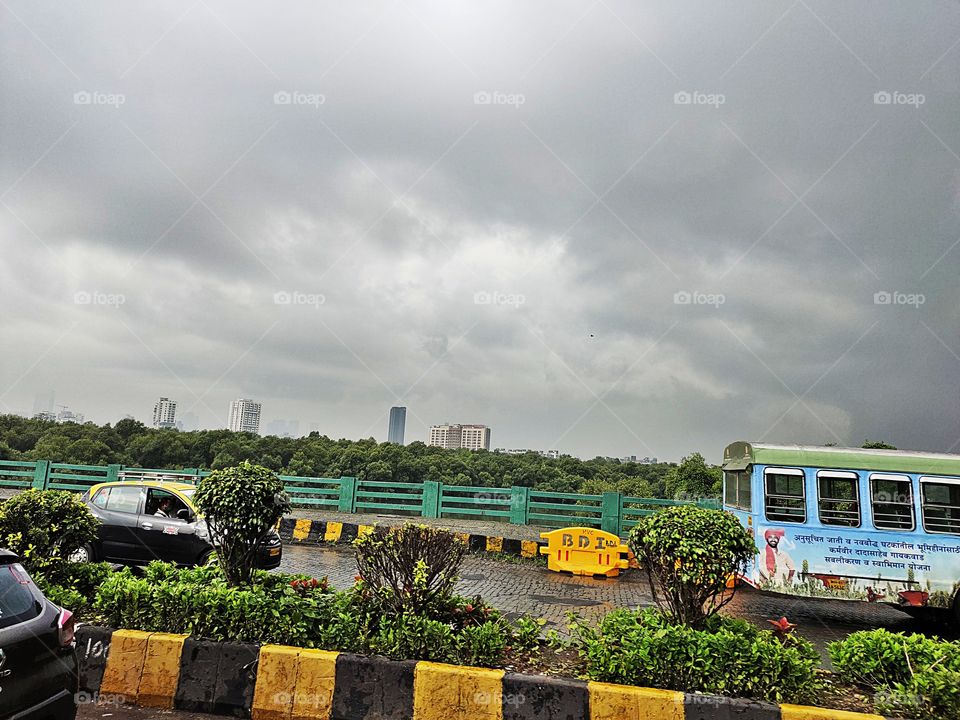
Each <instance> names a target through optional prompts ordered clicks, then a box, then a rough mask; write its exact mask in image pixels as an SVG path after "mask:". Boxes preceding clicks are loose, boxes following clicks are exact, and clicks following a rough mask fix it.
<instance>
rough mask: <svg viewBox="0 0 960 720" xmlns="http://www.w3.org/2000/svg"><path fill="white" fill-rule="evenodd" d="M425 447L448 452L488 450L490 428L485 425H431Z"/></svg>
mask: <svg viewBox="0 0 960 720" xmlns="http://www.w3.org/2000/svg"><path fill="white" fill-rule="evenodd" d="M427 445H431V446H433V447H442V448H447V449H448V450H455V449H458V448H466V449H467V450H489V449H490V428H488V427H487V426H486V425H431V426H430V437H429V439H428V440H427Z"/></svg>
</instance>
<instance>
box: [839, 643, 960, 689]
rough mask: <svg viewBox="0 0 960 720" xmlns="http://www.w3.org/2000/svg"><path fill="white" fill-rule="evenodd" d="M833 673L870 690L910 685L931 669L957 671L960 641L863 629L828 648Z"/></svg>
mask: <svg viewBox="0 0 960 720" xmlns="http://www.w3.org/2000/svg"><path fill="white" fill-rule="evenodd" d="M827 649H828V651H829V653H830V661H831V663H833V668H834V672H836V674H837V675H838V676H839V677H840V678H841V679H842V680H844V681H845V682H850V683H856V684H859V685H866V686H868V687H871V688H879V687H892V686H894V685H897V684H902V683H909V682H910V681H911V680H912V678H913V676H914V673H915V672H916V671H918V670H922V669H924V668H930V667H934V666H937V667H940V668H942V669H945V670H949V671H953V672H960V642H956V641H955V642H947V641H944V640H939V639H937V638H931V637H927V636H925V635H918V634H912V635H905V634H904V633H894V632H890V631H889V630H883V629H879V630H863V631H861V632H855V633H853V634H851V635H848V636H847V637H846V638H844V639H843V640H838V641H837V642H832V643H830V644H829V645H828V646H827Z"/></svg>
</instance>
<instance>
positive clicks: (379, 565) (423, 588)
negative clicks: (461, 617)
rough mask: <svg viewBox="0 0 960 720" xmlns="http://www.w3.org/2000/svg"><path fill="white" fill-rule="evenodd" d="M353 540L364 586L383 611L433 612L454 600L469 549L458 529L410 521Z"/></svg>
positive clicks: (425, 613)
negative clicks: (456, 533)
mask: <svg viewBox="0 0 960 720" xmlns="http://www.w3.org/2000/svg"><path fill="white" fill-rule="evenodd" d="M354 545H355V547H356V559H357V569H358V571H359V573H360V574H359V578H360V581H359V582H360V584H361V589H362V590H366V591H368V598H369V599H371V600H375V601H377V602H378V603H379V604H380V605H381V607H382V609H383V612H387V613H401V614H412V615H426V616H430V615H431V613H432V614H434V615H436V614H441V613H439V609H440V608H439V607H438V606H440V607H442V606H444V605H447V606H448V605H449V602H448V601H449V599H450V598H451V597H452V596H453V588H454V586H455V585H456V583H457V574H458V572H459V570H460V564H461V563H462V562H463V556H464V553H465V552H466V546H465V545H464V544H463V543H462V542H461V541H460V540H459V539H457V537H456V536H455V535H454V534H453V533H451V532H449V531H447V530H442V529H440V528H434V527H428V526H426V525H412V524H408V525H403V526H402V527H398V528H377V529H376V530H374V531H373V532H372V533H370V534H368V535H365V536H364V537H362V538H359V539H358V540H356V541H355V543H354Z"/></svg>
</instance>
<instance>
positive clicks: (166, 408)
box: [153, 397, 177, 428]
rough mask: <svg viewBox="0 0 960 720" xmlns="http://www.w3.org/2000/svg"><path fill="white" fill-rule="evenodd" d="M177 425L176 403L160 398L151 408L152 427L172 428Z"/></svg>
mask: <svg viewBox="0 0 960 720" xmlns="http://www.w3.org/2000/svg"><path fill="white" fill-rule="evenodd" d="M176 425H177V401H176V400H171V399H170V398H165V397H162V398H160V399H159V400H157V402H156V404H155V405H154V406H153V426H154V427H155V428H172V427H176Z"/></svg>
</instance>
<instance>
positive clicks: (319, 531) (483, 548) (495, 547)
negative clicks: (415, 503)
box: [278, 517, 546, 558]
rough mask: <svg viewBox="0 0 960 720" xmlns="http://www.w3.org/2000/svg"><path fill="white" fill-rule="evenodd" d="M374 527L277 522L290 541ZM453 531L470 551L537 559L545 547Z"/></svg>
mask: <svg viewBox="0 0 960 720" xmlns="http://www.w3.org/2000/svg"><path fill="white" fill-rule="evenodd" d="M415 521H416V519H415V518H411V522H415ZM377 527H378V526H377V525H358V524H356V523H345V522H334V521H332V520H329V521H328V520H311V519H310V518H294V517H286V518H283V519H282V520H281V521H280V526H279V528H278V530H279V532H280V538H281V539H282V540H284V541H285V542H290V543H304V544H315V543H324V542H326V543H351V542H353V541H354V540H356V539H357V538H358V537H362V536H363V535H366V534H367V533H371V532H373V531H374V530H375V529H376V528H377ZM454 534H455V535H456V536H457V537H458V538H460V539H461V540H462V541H463V543H464V544H465V545H466V546H467V549H468V550H470V552H489V553H502V554H506V555H516V556H517V557H523V558H536V557H537V556H538V555H539V554H540V547H541V546H543V547H545V546H546V545H545V544H544V543H542V542H540V541H538V540H520V539H518V538H508V537H502V536H500V535H478V534H475V533H463V532H458V533H454Z"/></svg>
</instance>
